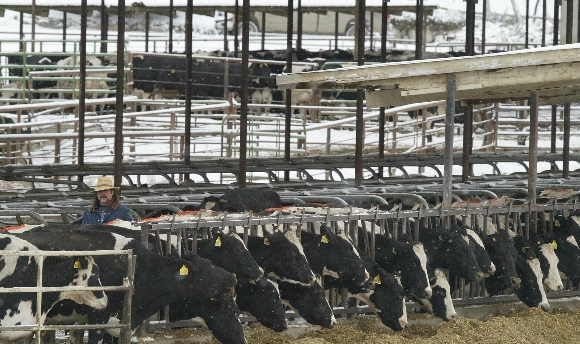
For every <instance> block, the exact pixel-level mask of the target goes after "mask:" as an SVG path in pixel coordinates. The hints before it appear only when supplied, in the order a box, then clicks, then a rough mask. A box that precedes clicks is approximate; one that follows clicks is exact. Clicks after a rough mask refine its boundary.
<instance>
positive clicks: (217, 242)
mask: <svg viewBox="0 0 580 344" xmlns="http://www.w3.org/2000/svg"><path fill="white" fill-rule="evenodd" d="M215 246H216V247H222V239H221V238H220V237H218V238H217V239H215Z"/></svg>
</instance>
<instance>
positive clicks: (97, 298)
mask: <svg viewBox="0 0 580 344" xmlns="http://www.w3.org/2000/svg"><path fill="white" fill-rule="evenodd" d="M69 260H70V259H69ZM70 261H71V263H72V260H70ZM71 271H72V273H73V280H72V282H71V283H70V284H69V286H81V287H102V286H103V285H102V284H101V280H100V276H99V273H100V270H99V267H98V266H97V264H96V263H95V261H94V259H93V257H77V258H76V260H74V263H73V264H72V266H71ZM65 299H70V300H73V301H74V302H76V303H77V304H79V305H82V304H85V305H87V306H89V307H91V308H94V309H103V308H105V307H106V306H107V302H108V298H107V295H106V294H105V293H104V292H103V291H98V290H97V291H89V292H86V291H63V292H61V293H60V296H59V301H60V300H65Z"/></svg>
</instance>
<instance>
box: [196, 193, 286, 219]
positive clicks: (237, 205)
mask: <svg viewBox="0 0 580 344" xmlns="http://www.w3.org/2000/svg"><path fill="white" fill-rule="evenodd" d="M281 206H282V201H281V200H280V196H279V195H278V194H277V193H276V191H273V190H270V189H249V188H238V189H231V190H228V191H226V192H225V193H224V194H223V195H222V196H219V197H216V196H208V197H205V198H204V199H203V201H202V202H201V204H200V206H199V207H200V208H201V209H206V210H213V211H227V212H238V213H241V212H245V211H253V212H254V213H259V212H262V211H264V210H266V209H269V208H280V207H281Z"/></svg>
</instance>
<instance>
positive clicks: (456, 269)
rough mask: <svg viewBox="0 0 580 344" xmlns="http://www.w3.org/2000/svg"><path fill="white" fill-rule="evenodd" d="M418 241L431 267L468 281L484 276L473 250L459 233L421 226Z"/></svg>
mask: <svg viewBox="0 0 580 344" xmlns="http://www.w3.org/2000/svg"><path fill="white" fill-rule="evenodd" d="M419 241H420V242H422V243H423V247H424V248H425V252H426V253H427V260H428V265H429V267H430V268H431V269H433V270H435V269H438V268H441V269H445V270H447V271H449V272H451V273H453V274H454V275H456V276H459V277H461V278H464V279H466V280H468V281H470V282H473V281H478V280H481V279H482V278H483V277H484V273H483V272H482V271H481V269H480V268H479V264H478V263H477V259H476V258H475V255H474V253H473V251H472V250H471V249H470V248H469V245H468V244H467V242H465V239H464V238H463V236H462V235H461V234H460V233H458V232H456V231H451V230H447V229H444V228H436V229H433V230H430V229H428V228H425V227H422V228H420V230H419Z"/></svg>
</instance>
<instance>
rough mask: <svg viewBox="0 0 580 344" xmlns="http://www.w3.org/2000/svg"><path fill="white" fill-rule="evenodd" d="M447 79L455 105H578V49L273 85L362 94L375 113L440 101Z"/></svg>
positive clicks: (290, 77)
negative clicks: (533, 99) (535, 99)
mask: <svg viewBox="0 0 580 344" xmlns="http://www.w3.org/2000/svg"><path fill="white" fill-rule="evenodd" d="M451 74H454V75H455V77H456V81H457V86H456V87H457V89H456V99H457V100H462V101H474V102H494V101H509V100H521V99H528V98H529V96H530V91H533V90H538V91H539V95H540V104H561V103H567V102H573V101H577V100H580V44H568V45H559V46H555V47H543V48H536V49H527V50H518V51H512V52H505V53H498V54H487V55H480V56H468V57H451V58H442V59H433V60H422V61H405V62H391V63H382V64H375V65H365V66H360V67H359V66H357V67H348V68H341V69H332V70H324V71H315V72H303V73H292V74H280V75H277V77H276V82H277V84H278V87H279V88H281V89H286V88H306V89H308V88H320V89H324V88H326V89H328V88H344V89H356V88H363V89H364V90H365V93H366V101H367V107H369V108H376V107H381V106H397V105H404V104H412V103H418V102H423V101H432V100H445V99H446V86H447V76H448V75H451Z"/></svg>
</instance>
